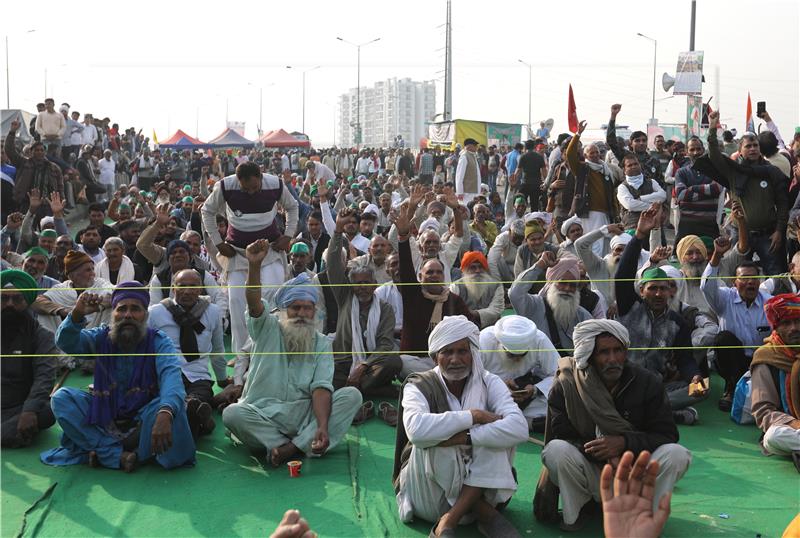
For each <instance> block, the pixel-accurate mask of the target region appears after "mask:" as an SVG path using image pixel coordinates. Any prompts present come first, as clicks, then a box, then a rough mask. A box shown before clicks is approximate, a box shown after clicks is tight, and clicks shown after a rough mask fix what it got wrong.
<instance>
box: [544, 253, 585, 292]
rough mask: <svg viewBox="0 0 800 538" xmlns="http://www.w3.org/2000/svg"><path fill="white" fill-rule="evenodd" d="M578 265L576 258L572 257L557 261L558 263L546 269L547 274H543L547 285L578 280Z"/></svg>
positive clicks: (579, 272) (579, 273)
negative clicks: (560, 281)
mask: <svg viewBox="0 0 800 538" xmlns="http://www.w3.org/2000/svg"><path fill="white" fill-rule="evenodd" d="M578 263H579V262H578V258H575V257H573V256H564V257H563V258H561V259H560V260H558V263H557V264H555V265H554V266H553V267H550V268H548V269H547V273H545V275H546V278H547V281H548V285H550V284H554V283H555V282H557V281H559V280H578V279H579V278H580V277H581V271H580V269H579V268H578Z"/></svg>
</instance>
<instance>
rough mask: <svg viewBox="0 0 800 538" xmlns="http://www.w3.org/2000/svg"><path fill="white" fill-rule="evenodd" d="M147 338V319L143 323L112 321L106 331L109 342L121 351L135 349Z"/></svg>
mask: <svg viewBox="0 0 800 538" xmlns="http://www.w3.org/2000/svg"><path fill="white" fill-rule="evenodd" d="M146 336H147V318H145V319H144V321H141V322H139V321H132V320H123V321H112V322H111V325H110V327H109V330H108V337H109V338H110V339H111V342H113V343H114V344H116V345H117V347H119V348H120V349H121V350H123V351H131V350H134V349H136V346H138V345H139V342H141V341H142V340H144V338H145V337H146Z"/></svg>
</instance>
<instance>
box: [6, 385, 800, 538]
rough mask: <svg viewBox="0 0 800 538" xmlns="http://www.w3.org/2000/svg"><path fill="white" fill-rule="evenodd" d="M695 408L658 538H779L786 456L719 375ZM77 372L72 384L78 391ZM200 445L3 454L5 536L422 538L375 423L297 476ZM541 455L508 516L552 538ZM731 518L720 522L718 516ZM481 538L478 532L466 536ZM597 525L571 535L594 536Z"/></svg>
mask: <svg viewBox="0 0 800 538" xmlns="http://www.w3.org/2000/svg"><path fill="white" fill-rule="evenodd" d="M715 381H716V382H717V383H716V386H715V387H714V388H713V389H712V390H713V393H712V395H711V398H710V399H709V401H707V402H705V403H704V404H703V405H701V406H700V408H699V410H700V416H701V423H700V425H697V426H691V427H687V426H681V427H680V430H681V442H682V443H683V444H684V445H685V446H687V447H688V448H689V449H690V450H691V451H692V454H693V462H692V465H691V467H690V468H689V471H688V473H687V474H686V476H685V477H684V478H683V480H681V481H680V482H679V483H678V487H677V488H676V490H675V494H674V496H673V502H672V516H671V517H670V520H669V522H668V523H667V526H666V528H665V531H664V536H682V537H685V536H742V537H756V536H757V535H761V536H763V537H765V538H766V537H774V536H780V535H781V532H782V531H783V529H784V528H785V527H786V525H787V524H788V523H789V521H790V520H791V519H792V517H794V515H795V514H796V513H797V512H798V508H799V507H800V480H798V474H797V472H796V471H795V469H794V467H793V465H792V463H791V462H790V461H789V460H788V459H784V458H775V457H770V458H768V457H765V456H762V455H761V454H760V452H759V448H758V445H757V440H758V431H757V430H756V428H755V427H753V426H748V427H744V426H737V425H735V424H734V423H733V422H731V421H730V420H729V419H728V418H727V417H726V415H724V414H723V413H721V412H719V411H717V410H716V399H717V397H718V392H719V385H720V383H719V381H720V380H719V378H716V379H715ZM89 382H90V379H89V377H86V376H80V375H77V374H75V373H73V374H72V375H71V376H70V378H69V380H68V382H67V384H68V385H71V386H78V387H85V386H86V385H87V384H88V383H89ZM217 418H218V420H217V423H218V425H219V426H218V427H217V429H216V431H215V432H214V434H213V436H211V437H205V438H202V439H201V440H200V442H199V445H198V451H197V466H196V467H194V468H186V469H178V470H174V471H164V470H162V469H161V468H160V467H158V466H157V465H152V464H151V465H147V466H144V467H142V468H140V469H138V470H137V471H136V472H135V473H134V474H132V475H126V474H124V473H122V472H121V471H113V470H107V469H90V468H88V467H86V466H73V467H61V468H57V467H48V466H46V465H44V464H42V463H40V461H39V458H38V455H39V452H40V451H41V450H43V449H45V448H48V447H51V446H54V445H56V444H57V441H58V435H59V431H58V428H57V427H55V428H52V429H51V430H49V431H48V432H45V433H44V434H42V435H41V436H40V437H39V438H38V440H37V441H36V444H35V446H32V447H30V448H27V449H23V450H3V451H2V536H3V537H6V536H17V535H18V534H21V535H23V536H35V535H38V536H58V537H62V536H64V537H66V536H137V537H149V536H171V537H172V536H269V534H270V532H271V531H272V530H273V529H274V527H275V526H276V524H277V522H278V521H279V519H280V517H281V515H282V514H283V512H284V511H285V510H286V509H287V508H298V509H300V510H301V512H302V513H303V515H304V516H305V517H306V518H307V519H308V520H309V521H310V522H311V524H312V526H313V528H314V529H315V530H316V531H317V532H319V533H320V535H322V536H370V537H372V536H392V537H396V536H420V535H426V534H427V532H428V531H429V529H430V525H429V524H427V523H424V522H419V523H416V524H414V525H411V526H407V525H403V524H401V523H399V522H398V520H397V509H396V505H395V501H394V495H393V492H392V487H391V484H390V479H391V478H390V477H391V468H392V457H393V450H394V431H395V430H394V429H393V428H390V427H389V426H387V425H385V424H383V423H382V422H380V420H379V419H377V418H374V419H372V420H370V421H369V422H367V423H366V424H364V425H362V426H360V427H353V428H351V429H350V432H349V433H348V434H347V436H346V438H345V441H344V442H343V443H342V444H341V445H339V446H338V447H336V448H335V449H334V450H333V451H332V452H331V453H329V454H328V455H327V456H326V457H325V458H323V459H318V460H306V461H305V463H304V465H303V471H302V472H303V476H302V477H301V478H296V479H291V478H289V477H288V473H287V470H286V469H285V468H282V469H278V470H275V469H272V468H268V467H265V466H264V462H263V461H257V460H256V459H254V458H252V457H251V456H250V455H249V454H248V453H247V451H246V450H244V449H243V448H241V447H234V446H232V445H231V443H230V441H229V440H228V439H227V438H226V437H225V436H224V432H223V428H222V427H221V422H220V420H219V417H217ZM540 454H541V449H540V448H539V447H538V446H535V445H533V444H530V443H528V444H526V445H525V446H522V447H521V448H520V449H519V451H518V453H517V458H516V463H515V465H516V467H517V470H518V471H519V478H520V487H519V491H518V492H517V494H516V495H515V497H514V498H513V500H512V501H511V504H510V505H509V507H508V509H507V515H508V516H509V517H510V518H511V520H512V521H513V522H514V523H515V525H517V527H518V528H519V529H520V532H521V533H522V535H523V536H558V535H559V534H561V533H559V531H558V529H557V528H554V527H550V526H544V525H540V524H538V523H537V522H535V521H534V519H533V517H532V515H531V499H532V496H533V488H534V486H535V484H536V480H537V478H538V475H539V470H540V469H541V460H540ZM726 515H727V517H725V516H726ZM465 534H466V535H469V536H477V535H478V534H477V531H476V530H475V529H474V528H470V529H467V530H466V532H465ZM601 534H602V530H601V525H600V522H599V519H598V521H596V522H594V523H593V524H591V525H589V526H588V527H587V528H586V529H585V530H584V532H582V533H578V534H574V535H573V536H600V535H601Z"/></svg>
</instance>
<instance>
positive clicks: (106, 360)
mask: <svg viewBox="0 0 800 538" xmlns="http://www.w3.org/2000/svg"><path fill="white" fill-rule="evenodd" d="M102 301H103V298H102V297H101V296H100V295H96V294H94V293H90V292H88V291H86V292H84V293H82V294H81V296H80V297H79V298H78V300H77V302H76V303H75V308H73V309H72V312H71V313H70V315H69V316H68V317H67V318H66V319H65V320H64V322H63V323H62V324H61V326H60V327H59V328H58V333H57V334H56V344H57V345H58V347H59V348H61V349H62V350H64V352H66V353H73V354H83V353H87V354H88V353H97V360H96V364H95V369H94V386H93V389H92V393H91V394H90V393H88V392H84V391H82V390H80V389H77V388H74V387H62V388H60V389H58V391H57V392H56V393H55V394H54V395H53V400H52V407H53V414H54V415H55V417H56V420H57V421H58V425H59V426H61V429H62V430H63V432H64V435H63V436H62V437H61V446H60V447H58V448H54V449H51V450H47V451H45V452H42V455H41V459H42V462H44V463H46V464H48V465H75V464H78V463H88V464H89V465H90V466H92V467H97V466H100V465H102V466H103V467H108V468H111V469H120V468H121V469H122V470H124V471H125V472H128V473H129V472H132V471H133V470H134V468H135V467H136V464H137V462H144V461H145V460H148V459H150V458H151V457H153V456H155V459H156V461H157V462H158V463H159V464H160V465H161V466H162V467H164V468H165V469H172V468H174V467H180V466H182V465H187V464H192V465H193V464H194V461H195V460H194V454H195V446H194V440H192V434H191V431H190V430H189V422H188V421H187V420H186V405H185V404H184V398H185V397H186V392H185V391H184V390H183V383H182V382H181V370H180V366H179V365H180V362H179V359H178V357H177V356H176V354H175V347H174V346H173V345H172V340H170V339H169V337H167V336H166V335H165V334H164V333H162V332H160V331H156V330H154V329H149V328H148V327H147V306H148V304H149V303H150V296H149V294H148V293H147V289H146V288H145V287H144V286H142V285H141V284H140V283H138V282H123V283H121V284H119V285H118V286H117V287H116V288H115V289H114V293H113V295H112V297H111V308H112V309H113V315H112V319H111V324H110V325H103V326H101V327H96V328H94V329H84V328H83V327H84V326H85V325H86V315H87V314H91V313H92V312H97V311H98V310H99V309H100V305H101V303H102Z"/></svg>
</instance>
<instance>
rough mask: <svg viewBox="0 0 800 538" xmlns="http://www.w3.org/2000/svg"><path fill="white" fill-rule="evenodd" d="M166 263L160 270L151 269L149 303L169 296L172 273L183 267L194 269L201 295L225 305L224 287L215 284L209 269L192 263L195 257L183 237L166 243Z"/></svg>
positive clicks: (154, 302)
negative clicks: (198, 280) (198, 278)
mask: <svg viewBox="0 0 800 538" xmlns="http://www.w3.org/2000/svg"><path fill="white" fill-rule="evenodd" d="M164 257H165V258H166V260H167V265H166V266H165V267H164V268H163V269H161V270H160V271H158V270H156V271H153V278H151V279H150V304H151V305H154V304H158V303H159V302H160V301H161V300H162V299H166V298H167V297H169V296H170V290H171V289H172V275H174V274H176V273H177V272H178V271H182V270H183V269H195V270H196V271H197V272H198V274H199V275H200V278H201V280H202V284H203V289H202V292H203V295H208V296H209V297H210V298H211V302H212V303H214V304H220V305H222V304H224V305H225V306H227V297H226V296H225V293H224V292H225V289H224V288H221V287H219V286H218V285H217V281H216V280H215V279H214V276H213V275H212V274H211V272H210V271H206V270H205V269H203V268H202V267H201V266H196V265H194V260H195V258H194V257H193V256H192V247H190V246H189V243H187V242H186V241H184V240H183V239H173V240H172V241H170V242H169V244H167V248H166V250H165V251H164Z"/></svg>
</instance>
